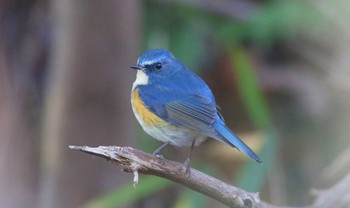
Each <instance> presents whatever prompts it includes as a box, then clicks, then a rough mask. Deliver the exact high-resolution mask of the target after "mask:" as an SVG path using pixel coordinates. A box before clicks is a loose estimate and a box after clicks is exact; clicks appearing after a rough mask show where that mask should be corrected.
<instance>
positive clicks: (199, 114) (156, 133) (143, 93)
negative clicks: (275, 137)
mask: <svg viewBox="0 0 350 208" xmlns="http://www.w3.org/2000/svg"><path fill="white" fill-rule="evenodd" d="M131 68H133V69H136V70H137V73H136V80H135V82H134V84H133V86H132V90H131V104H132V109H133V112H134V114H135V116H136V118H137V120H138V122H139V123H140V124H141V126H142V127H143V129H144V131H145V132H146V133H148V134H149V135H150V136H152V137H154V138H155V139H157V140H159V141H162V142H164V144H163V145H161V146H160V147H159V148H158V149H156V150H155V151H154V152H153V154H154V155H158V153H159V151H160V150H161V149H162V148H164V147H165V146H166V145H168V144H171V145H175V146H191V150H190V153H189V155H188V157H187V159H186V161H185V165H186V166H187V167H188V166H189V161H190V157H191V153H192V150H193V147H194V146H195V145H198V144H200V143H202V142H203V141H204V140H205V139H206V138H208V137H211V138H213V139H216V140H218V141H220V142H223V143H225V144H227V145H230V146H232V147H236V148H237V149H238V150H240V151H242V152H244V153H245V154H246V155H248V156H249V157H250V158H251V159H253V160H255V161H256V162H259V163H261V162H262V161H261V159H260V158H259V157H258V156H257V155H256V154H255V153H254V152H253V151H252V150H251V149H250V148H249V147H248V146H247V145H246V144H245V143H244V142H243V141H242V140H241V139H240V138H238V137H237V136H236V135H235V134H234V133H233V132H232V131H231V130H230V129H229V128H228V127H227V126H226V125H225V122H224V120H223V118H222V117H221V115H220V113H219V112H218V109H217V105H216V102H215V98H214V95H213V93H212V92H211V90H210V89H209V87H208V85H207V84H206V83H205V82H204V81H203V80H202V79H201V78H200V77H199V76H197V75H196V74H194V73H193V72H191V71H190V70H189V69H188V68H187V67H186V66H185V65H183V64H182V63H181V62H180V61H179V60H177V59H176V58H175V57H174V56H173V54H172V53H171V52H169V51H167V50H165V49H150V50H146V51H145V52H143V53H142V54H141V56H140V57H139V58H138V59H137V63H136V65H132V66H131Z"/></svg>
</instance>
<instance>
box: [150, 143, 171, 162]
mask: <svg viewBox="0 0 350 208" xmlns="http://www.w3.org/2000/svg"><path fill="white" fill-rule="evenodd" d="M170 143H171V142H166V143H164V144H162V145H161V146H160V147H158V148H157V149H156V150H154V151H153V153H152V155H154V156H157V157H159V158H161V159H164V157H163V156H162V155H160V154H159V152H160V150H162V149H163V148H164V147H165V146H167V145H168V144H170Z"/></svg>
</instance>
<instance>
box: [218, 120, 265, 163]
mask: <svg viewBox="0 0 350 208" xmlns="http://www.w3.org/2000/svg"><path fill="white" fill-rule="evenodd" d="M213 127H214V128H215V130H216V131H217V132H218V133H219V134H220V136H222V138H217V139H218V140H220V141H222V142H224V143H226V144H228V145H230V146H233V147H236V148H237V149H238V150H239V151H241V152H244V153H245V154H246V155H248V156H249V157H250V158H251V159H253V160H255V161H256V162H258V163H262V161H261V159H260V158H259V156H258V155H256V154H255V153H254V152H253V150H251V149H250V148H249V147H248V146H247V145H246V144H245V143H244V142H243V141H242V140H241V139H240V138H239V137H238V136H236V135H235V134H234V133H233V132H232V131H231V130H230V129H229V128H228V127H227V126H226V125H225V124H223V123H222V121H220V120H216V121H215V122H214V123H213Z"/></svg>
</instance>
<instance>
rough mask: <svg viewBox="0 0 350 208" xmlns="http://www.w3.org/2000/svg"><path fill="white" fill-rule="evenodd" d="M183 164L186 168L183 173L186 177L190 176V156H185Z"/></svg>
mask: <svg viewBox="0 0 350 208" xmlns="http://www.w3.org/2000/svg"><path fill="white" fill-rule="evenodd" d="M183 165H184V166H185V168H186V170H185V173H186V177H187V178H188V177H190V176H191V167H190V158H187V159H186V160H185V162H184V163H183Z"/></svg>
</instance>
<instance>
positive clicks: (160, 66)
mask: <svg viewBox="0 0 350 208" xmlns="http://www.w3.org/2000/svg"><path fill="white" fill-rule="evenodd" d="M155 67H156V69H158V70H159V69H161V68H162V63H159V62H158V63H156V64H155Z"/></svg>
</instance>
